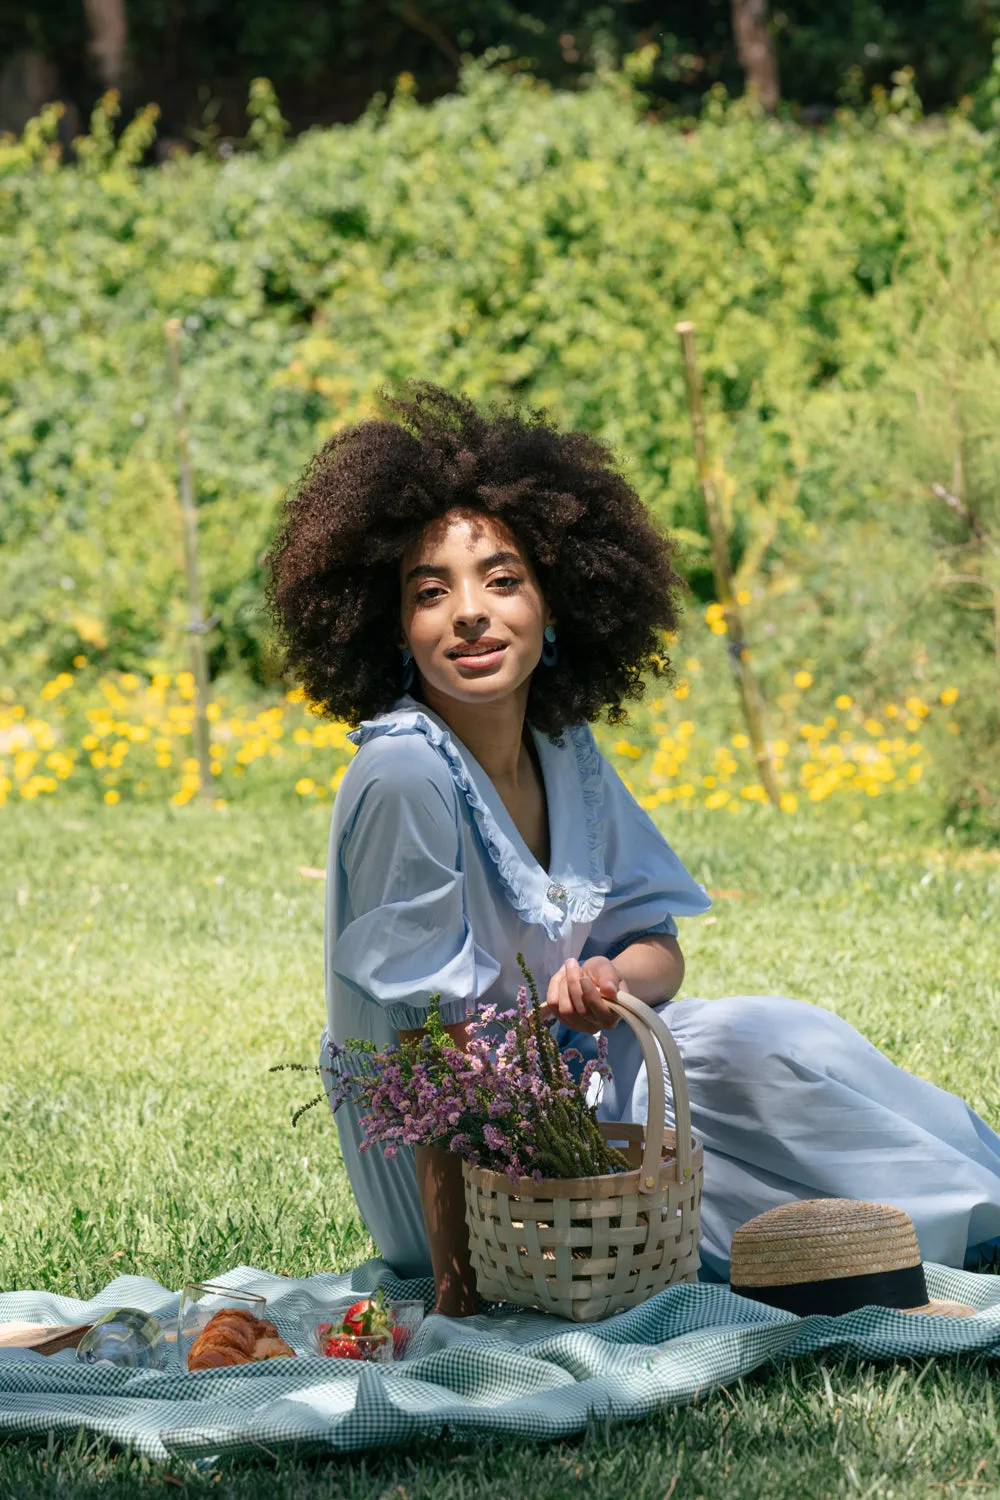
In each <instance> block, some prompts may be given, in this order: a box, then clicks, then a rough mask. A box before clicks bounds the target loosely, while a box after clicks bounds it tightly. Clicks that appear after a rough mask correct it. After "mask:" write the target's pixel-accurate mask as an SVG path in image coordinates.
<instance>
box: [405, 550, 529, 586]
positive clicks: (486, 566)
mask: <svg viewBox="0 0 1000 1500" xmlns="http://www.w3.org/2000/svg"><path fill="white" fill-rule="evenodd" d="M501 563H516V564H517V566H518V567H523V566H524V562H523V559H522V558H520V557H519V556H518V554H517V553H516V552H510V551H503V552H491V553H490V555H489V557H484V558H483V559H482V561H481V562H480V563H478V564H477V567H478V568H479V571H480V573H488V572H489V570H490V568H496V567H499V565H500V564H501ZM450 573H451V569H450V568H447V567H444V566H439V565H438V564H436V563H417V565H416V567H415V568H411V569H410V571H409V572H408V573H407V575H406V577H405V579H404V580H403V582H404V583H412V581H413V579H414V578H445V577H447V576H448V575H449V574H450Z"/></svg>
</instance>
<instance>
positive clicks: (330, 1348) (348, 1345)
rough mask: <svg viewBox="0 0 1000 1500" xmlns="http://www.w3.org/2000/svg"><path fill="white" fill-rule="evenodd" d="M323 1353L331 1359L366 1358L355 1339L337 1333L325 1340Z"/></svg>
mask: <svg viewBox="0 0 1000 1500" xmlns="http://www.w3.org/2000/svg"><path fill="white" fill-rule="evenodd" d="M323 1353H324V1354H326V1355H327V1356H328V1357H329V1358H330V1359H364V1355H363V1354H362V1352H361V1350H360V1349H359V1348H358V1346H357V1344H356V1343H355V1342H354V1340H353V1339H351V1338H344V1337H343V1336H342V1335H340V1336H338V1335H337V1334H334V1335H333V1337H332V1338H328V1339H324V1340H323Z"/></svg>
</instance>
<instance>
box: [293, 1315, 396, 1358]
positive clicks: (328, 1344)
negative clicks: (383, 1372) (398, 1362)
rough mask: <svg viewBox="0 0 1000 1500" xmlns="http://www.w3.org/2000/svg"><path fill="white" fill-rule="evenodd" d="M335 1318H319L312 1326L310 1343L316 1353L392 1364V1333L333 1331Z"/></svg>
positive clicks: (335, 1323) (335, 1325) (335, 1324)
mask: <svg viewBox="0 0 1000 1500" xmlns="http://www.w3.org/2000/svg"><path fill="white" fill-rule="evenodd" d="M337 1321H338V1320H337V1319H336V1318H335V1319H334V1320H333V1321H332V1322H331V1321H330V1320H329V1318H321V1319H320V1320H319V1321H318V1322H317V1323H316V1324H315V1326H314V1327H313V1330H312V1339H311V1343H312V1346H313V1348H314V1349H315V1351H316V1353H317V1354H321V1355H323V1356H324V1357H325V1358H327V1359H357V1360H367V1361H368V1362H369V1363H371V1364H377V1365H389V1364H392V1353H393V1339H392V1333H391V1332H390V1333H335V1332H333V1331H332V1330H333V1329H335V1328H336V1327H337Z"/></svg>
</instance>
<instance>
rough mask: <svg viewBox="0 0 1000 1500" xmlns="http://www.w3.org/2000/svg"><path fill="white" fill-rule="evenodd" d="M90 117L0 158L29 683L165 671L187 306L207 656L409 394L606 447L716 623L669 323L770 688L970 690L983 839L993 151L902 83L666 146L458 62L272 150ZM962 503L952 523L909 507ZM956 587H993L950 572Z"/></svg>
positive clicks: (721, 122)
mask: <svg viewBox="0 0 1000 1500" xmlns="http://www.w3.org/2000/svg"><path fill="white" fill-rule="evenodd" d="M112 107H113V106H112V105H111V104H110V103H108V102H106V103H105V104H104V105H103V106H102V108H101V109H99V110H98V111H97V113H96V115H95V120H94V122H93V125H92V128H91V133H90V137H89V140H88V142H87V143H86V144H85V147H84V149H83V150H82V151H81V153H80V159H79V161H78V162H77V163H76V164H74V165H72V166H65V165H61V164H60V163H59V161H58V158H57V156H56V154H55V153H54V150H53V148H52V146H51V144H50V143H51V140H52V138H53V134H54V129H55V124H56V122H55V120H54V118H51V117H50V118H48V119H47V120H43V121H42V122H37V123H36V124H35V125H33V126H32V127H31V128H30V129H29V131H28V132H26V135H25V138H24V139H23V140H22V141H21V142H18V143H9V144H6V145H0V331H2V340H0V412H2V428H0V457H2V463H0V541H2V543H3V545H2V547H0V589H2V591H3V596H4V598H5V599H7V600H8V601H13V608H11V609H9V610H7V611H4V614H3V618H2V621H0V665H2V676H3V677H5V678H6V679H7V680H9V682H10V684H11V687H12V689H15V688H19V687H21V686H23V685H30V684H31V683H36V684H37V683H38V682H40V681H41V680H42V679H43V677H44V676H51V675H52V674H53V673H58V672H60V671H65V670H66V669H67V667H68V665H69V663H70V662H71V660H72V659H73V657H74V656H76V655H78V654H80V653H81V652H82V653H84V654H86V655H87V656H88V658H89V659H90V660H91V661H92V662H95V663H96V664H97V665H99V666H101V667H103V668H106V669H108V668H110V669H118V670H125V671H136V672H142V673H147V674H148V673H154V672H157V671H161V672H162V671H168V672H169V671H176V670H177V668H178V667H179V666H183V665H185V664H186V637H185V634H184V630H183V625H184V620H185V609H184V606H183V603H182V600H183V589H182V588H181V586H180V557H181V549H180V531H179V520H178V515H177V507H176V496H175V449H174V435H173V431H172V427H171V423H170V414H169V386H168V379H167V369H166V357H165V346H164V341H163V322H164V320H165V319H166V318H167V317H170V316H177V317H179V318H181V319H182V321H183V325H184V328H185V330H186V335H185V345H186V347H185V361H186V366H185V375H186V382H187V392H188V400H189V405H190V415H191V428H192V450H193V454H194V460H195V464H196V468H197V479H198V492H199V504H200V514H201V534H202V549H203V560H204V572H205V576H206V583H207V589H208V593H209V600H208V607H209V610H210V612H215V613H217V614H218V615H219V616H220V620H221V624H220V627H219V629H218V631H217V632H216V633H215V634H214V635H213V636H212V637H210V642H211V646H212V665H213V671H214V672H215V673H216V675H218V674H232V673H248V674H249V675H250V676H251V677H252V678H253V679H254V680H255V681H256V682H258V683H261V682H266V681H267V680H268V679H269V677H271V676H273V674H274V671H275V664H274V663H273V661H272V660H271V658H270V656H269V650H268V637H267V629H266V623H265V621H264V619H263V617H262V614H261V609H260V569H261V556H262V553H263V551H264V549H265V548H266V545H267V541H268V537H269V533H270V528H271V525H272V518H273V514H274V507H275V502H276V500H277V497H278V495H279V494H280V492H281V489H282V487H283V486H284V485H285V484H286V483H287V482H288V481H289V479H290V478H291V477H292V476H293V475H294V474H295V472H296V471H297V469H298V468H299V466H300V465H301V464H302V463H303V462H304V460H305V459H306V457H307V456H308V454H309V452H310V451H311V450H312V449H313V448H314V447H315V446H316V445H317V444H318V443H319V442H320V441H321V440H322V439H323V438H324V437H325V436H326V435H328V434H329V433H330V432H331V431H334V430H336V429H338V428H339V427H342V426H343V425H344V424H345V423H348V422H350V421H353V420H355V419H356V418H358V417H359V416H362V415H365V414H368V413H369V412H370V410H371V409H372V401H373V397H374V393H375V391H376V389H377V388H378V387H379V386H380V385H381V384H383V383H385V382H392V381H395V380H400V379H404V378H407V377H409V376H420V377H423V378H428V379H432V380H435V381H439V382H440V383H442V384H444V385H446V386H450V387H453V388H461V389H463V390H465V391H467V392H468V393H470V394H471V395H473V396H474V397H482V398H501V399H506V398H508V397H513V398H514V399H516V400H518V401H520V402H523V403H526V404H528V405H531V406H535V407H540V408H544V409H546V410H548V411H550V412H551V413H552V415H553V416H554V417H555V419H556V420H557V421H558V422H559V423H561V424H564V425H570V424H573V425H579V426H582V427H584V428H587V429H588V430H591V431H593V432H596V433H598V434H599V435H601V436H602V437H603V438H604V439H606V440H608V441H610V442H611V443H612V444H613V445H614V446H615V447H616V448H617V450H618V451H619V452H620V453H621V455H622V459H623V462H624V463H626V464H627V466H628V469H629V472H630V475H631V477H632V478H633V479H634V481H635V483H636V484H637V486H638V488H639V490H640V492H641V493H642V494H643V495H644V496H645V497H646V498H647V500H648V502H649V504H650V506H651V507H652V509H653V510H654V512H655V513H656V514H657V515H658V516H659V517H660V518H661V519H662V520H663V521H664V522H666V523H668V524H670V525H672V526H674V527H676V528H677V529H678V530H679V532H680V534H681V536H682V539H683V540H684V542H685V544H686V547H687V565H688V574H689V578H690V581H691V584H692V587H693V590H694V594H695V597H696V598H700V599H701V600H702V601H703V602H708V601H709V600H710V599H711V597H712V586H711V575H710V572H709V569H708V565H707V547H706V543H705V526H704V516H703V512H702V505H701V500H700V496H699V492H698V489H697V486H696V484H695V476H694V469H693V464H692V460H691V455H690V435H689V426H688V417H687V412H686V407H685V402H684V383H683V370H682V366H681V362H680V355H679V350H678V346H677V341H676V338H675V336H674V334H673V331H672V330H673V323H674V321H675V319H677V318H678V317H681V316H684V317H691V318H693V319H694V320H695V321H696V323H697V325H698V329H699V340H700V350H701V357H702V361H703V367H704V377H705V382H706V399H707V402H708V407H709V413H710V437H711V441H712V446H713V450H714V452H715V454H716V456H717V462H718V464H719V469H720V473H719V484H720V488H721V490H722V492H723V494H724V496H725V497H726V502H727V504H728V506H729V509H730V512H731V529H732V535H733V561H734V564H735V565H736V567H737V569H738V578H739V583H740V586H741V588H743V589H744V590H745V592H746V594H747V596H748V604H747V613H748V620H749V625H750V630H751V634H752V639H753V642H754V646H755V650H756V654H757V659H758V662H759V665H760V667H761V670H762V673H763V678H764V685H765V690H766V691H767V692H768V693H769V694H771V695H774V694H777V693H780V691H781V687H780V684H781V683H782V682H783V681H784V680H786V679H787V677H788V675H789V674H790V672H791V671H793V670H794V669H795V668H803V669H807V670H810V671H815V672H816V673H817V675H822V676H823V677H824V679H825V680H828V681H832V680H834V679H836V681H837V684H838V687H839V689H840V691H842V692H845V693H849V694H851V695H853V696H854V697H855V698H856V699H857V701H858V703H859V704H861V705H862V707H863V709H864V711H866V712H868V711H871V712H874V711H875V710H876V709H877V708H878V706H879V704H880V703H881V702H883V701H884V700H885V698H886V697H887V696H892V695H899V694H900V693H903V694H904V695H905V694H906V693H907V692H910V691H911V690H913V684H914V683H915V684H916V686H917V688H918V689H919V687H920V684H921V682H926V683H927V684H929V686H928V688H927V691H928V692H931V691H932V689H935V688H936V687H937V686H940V685H943V684H944V683H952V682H953V683H955V684H956V685H957V686H958V687H959V689H961V699H960V705H959V710H957V712H959V711H960V712H962V713H965V714H967V715H968V716H969V717H968V721H967V722H964V723H962V724H961V725H960V727H961V728H963V729H964V730H965V731H966V732H965V733H964V734H962V735H959V736H955V735H952V736H950V738H948V739H947V740H946V739H944V738H943V737H942V741H941V747H940V754H941V755H942V756H943V757H945V758H948V757H950V758H951V764H952V765H953V777H952V781H951V783H950V791H949V793H948V803H949V807H950V809H951V811H950V813H949V816H951V817H952V818H953V819H954V818H958V819H960V820H961V821H963V822H964V823H965V824H967V825H968V826H969V828H970V829H979V830H983V829H990V828H992V829H993V830H994V831H996V830H1000V800H998V785H997V783H998V773H997V769H996V763H997V761H998V759H1000V757H998V756H997V755H996V747H997V740H996V733H997V725H996V715H997V711H996V708H995V707H992V706H990V705H995V703H996V676H997V658H996V637H995V634H994V622H995V614H994V613H993V612H992V610H993V606H992V605H990V607H989V608H987V609H985V610H984V609H979V608H972V607H971V605H972V604H974V603H975V604H982V603H984V602H985V603H989V601H990V600H991V599H994V598H995V597H996V595H995V591H994V592H991V590H994V583H993V582H991V581H990V580H994V581H995V580H996V573H995V567H996V563H995V552H994V550H993V540H992V539H995V538H996V537H997V536H998V535H1000V516H998V513H997V509H996V505H997V502H996V499H995V498H994V497H995V496H996V494H997V483H996V477H997V476H996V469H997V464H998V459H1000V455H998V454H997V452H996V441H995V439H994V438H993V435H992V434H993V432H994V431H995V430H996V427H997V423H996V420H995V418H994V417H993V413H994V411H995V404H996V400H997V399H1000V386H998V378H997V371H996V360H997V353H996V351H997V349H998V348H1000V344H998V338H1000V328H998V327H997V326H996V318H995V315H994V313H993V301H992V300H991V295H990V294H989V293H988V287H989V284H990V278H991V276H993V275H994V274H995V266H996V259H997V254H998V241H997V233H998V207H997V205H998V199H997V194H996V177H997V169H998V164H1000V156H998V150H997V142H996V139H995V137H994V135H993V134H992V133H991V132H990V131H979V130H977V129H975V128H973V126H972V125H971V124H970V123H969V121H968V120H967V119H966V118H965V117H964V116H963V115H961V114H959V115H956V116H955V117H954V118H952V119H951V120H949V121H946V122H934V123H923V122H921V120H920V118H919V101H918V100H916V98H915V96H914V95H913V92H912V87H911V86H910V83H909V80H908V79H907V78H905V77H901V78H900V80H899V81H898V86H897V90H896V92H895V95H894V96H893V97H892V98H891V99H886V100H883V101H882V103H881V104H880V105H879V108H878V110H876V111H875V116H874V117H873V119H872V120H870V121H869V122H868V123H866V124H864V125H863V124H862V123H861V122H860V121H858V120H857V119H855V118H854V117H851V116H844V117H843V118H842V119H841V120H840V122H839V123H838V124H837V125H836V126H835V127H834V128H832V129H831V130H830V131H829V132H828V133H826V134H809V133H804V132H802V131H799V130H797V129H795V128H793V127H791V126H789V125H786V124H781V123H777V122H763V121H760V120H756V119H754V118H752V116H751V115H749V114H748V112H747V111H745V110H743V109H741V108H733V107H729V106H728V105H727V104H726V101H725V100H724V98H722V97H718V98H713V99H712V100H711V101H710V103H709V106H708V108H707V110H706V112H705V116H704V118H703V120H702V123H701V125H700V127H699V129H698V130H697V131H693V132H686V133H685V132H682V131H679V130H675V129H673V128H670V127H666V126H663V125H655V124H651V123H649V122H648V121H646V120H645V119H644V118H643V115H642V110H641V101H640V100H639V99H638V98H637V96H636V95H635V94H634V93H633V92H632V90H631V87H630V85H629V84H628V83H627V82H626V81H625V80H624V79H622V78H620V77H616V76H613V75H605V76H604V77H603V79H602V80H601V81H600V82H599V83H598V84H597V85H595V86H594V87H593V88H592V89H590V90H589V91H587V92H585V93H578V94H560V93H557V92H553V91H551V90H549V89H548V88H547V87H545V86H543V85H540V84H538V83H536V82H533V81H532V80H531V79H530V78H527V77H523V76H511V75H509V74H506V73H503V72H500V71H497V70H492V69H490V68H488V67H485V66H481V65H475V66H471V67H470V68H469V69H468V70H467V72H466V74H465V78H464V85H463V92H462V94H461V95H460V96H457V97H452V98H448V99H444V100H441V101H439V102H438V103H437V104H435V105H433V106H430V107H427V108H423V107H418V106H417V105H416V104H415V103H414V102H413V99H412V96H411V94H410V93H409V92H408V91H407V89H406V88H405V87H404V88H403V89H402V90H401V91H399V92H398V93H397V95H396V97H395V98H394V99H393V100H392V102H391V103H390V104H389V105H387V106H382V105H381V104H378V105H376V106H373V107H372V108H371V109H370V110H369V111H368V113H367V114H366V115H365V116H364V117H363V118H362V119H360V120H359V121H357V122H356V123H355V124H354V125H351V126H349V127H335V128H332V129H329V130H323V131H314V132H311V133H309V134H307V135H305V136H303V137H301V138H300V139H298V140H297V141H296V142H295V143H294V144H292V145H290V146H288V147H287V148H284V149H282V148H280V145H279V142H280V115H277V112H276V111H273V112H272V113H269V114H268V116H267V119H268V120H269V121H270V123H269V124H268V125H267V126H266V128H264V129H263V134H262V145H264V147H265V149H264V150H262V151H260V152H249V151H248V152H246V153H240V154H237V155H235V156H233V157H231V158H230V159H229V160H226V161H221V162H220V161H216V160H211V159H208V158H205V157H198V156H196V157H189V158H180V159H177V160H174V161H170V162H167V163H165V164H164V165H162V166H160V167H158V168H154V169H148V170H139V169H138V168H137V166H136V163H137V162H138V160H139V159H140V157H141V153H142V151H143V150H144V149H145V144H146V143H148V138H149V135H150V132H151V130H152V128H153V125H152V120H151V117H150V115H149V113H148V112H147V113H146V114H145V115H143V116H141V117H139V118H138V119H137V120H136V121H135V122H134V123H133V125H132V126H130V127H129V128H128V129H127V130H126V132H125V133H124V135H123V136H122V137H121V139H120V141H119V143H118V144H117V145H115V143H114V139H113V133H112V132H111V130H110V129H109V118H110V111H111V108H112ZM269 109H270V106H269ZM265 137H266V139H265ZM994 284H995V283H994ZM960 293H961V295H959V294H960ZM956 445H957V446H956ZM956 452H958V453H959V458H958V459H956ZM956 475H957V476H958V480H957V481H956ZM956 482H958V483H959V489H960V490H961V493H960V494H958V495H956V496H955V498H956V499H958V500H959V501H960V502H961V505H962V507H963V509H964V510H965V512H966V519H964V520H963V519H962V516H961V514H960V513H959V512H957V511H955V510H954V509H953V508H949V506H948V504H947V503H946V502H944V501H942V500H940V499H938V498H937V497H936V496H935V495H934V493H933V492H932V490H931V485H933V484H935V483H936V484H940V485H942V486H943V487H944V488H945V489H946V491H947V492H948V493H953V486H954V485H955V483H956ZM969 517H971V518H972V520H970V519H969ZM973 521H974V522H975V524H974V525H973ZM977 528H978V529H977ZM983 537H986V538H988V539H989V540H986V541H984V540H983ZM991 570H994V571H991ZM959 573H961V574H962V575H963V576H964V577H965V578H966V579H967V578H969V577H973V575H976V576H977V577H978V576H979V575H981V577H982V581H981V582H977V581H974V582H971V583H969V582H963V583H960V584H953V583H949V582H946V581H945V578H946V576H950V575H953V574H959ZM729 691H730V689H729V685H728V682H726V681H725V680H724V678H721V677H720V680H719V687H718V692H719V694H720V699H721V701H723V702H728V694H729ZM943 733H944V732H942V735H943ZM980 740H981V741H982V750H981V756H982V759H981V761H980V762H979V763H977V764H976V765H975V766H973V764H972V756H971V754H970V751H969V750H968V748H967V747H968V746H969V745H970V742H973V741H976V742H978V741H980ZM959 745H961V749H958V748H956V747H958V746H959Z"/></svg>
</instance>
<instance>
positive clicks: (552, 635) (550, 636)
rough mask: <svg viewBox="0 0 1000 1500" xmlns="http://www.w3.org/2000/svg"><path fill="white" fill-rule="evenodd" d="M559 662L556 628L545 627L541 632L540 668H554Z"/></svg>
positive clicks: (551, 626) (552, 626)
mask: <svg viewBox="0 0 1000 1500" xmlns="http://www.w3.org/2000/svg"><path fill="white" fill-rule="evenodd" d="M558 660H559V647H558V646H557V645H556V627H555V626H554V625H546V627H545V629H544V630H543V631H542V666H543V667H554V666H555V664H556V662H557V661H558Z"/></svg>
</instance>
